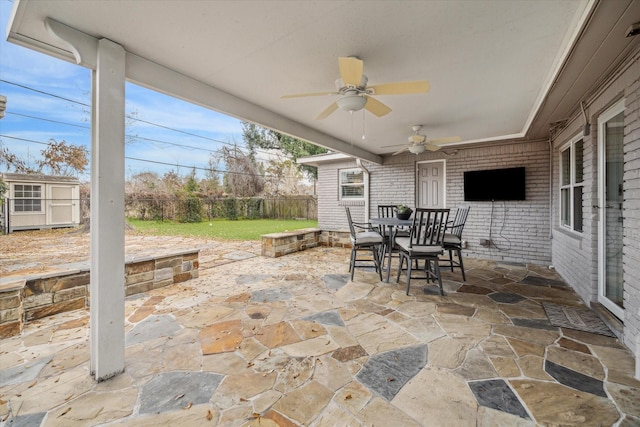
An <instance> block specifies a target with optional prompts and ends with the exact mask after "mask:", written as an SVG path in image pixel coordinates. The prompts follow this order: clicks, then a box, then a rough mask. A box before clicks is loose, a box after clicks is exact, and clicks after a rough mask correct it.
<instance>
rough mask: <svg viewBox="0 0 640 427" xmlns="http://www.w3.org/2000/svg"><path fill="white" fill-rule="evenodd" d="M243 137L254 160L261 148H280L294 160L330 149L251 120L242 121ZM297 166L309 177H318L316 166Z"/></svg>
mask: <svg viewBox="0 0 640 427" xmlns="http://www.w3.org/2000/svg"><path fill="white" fill-rule="evenodd" d="M242 137H243V139H244V141H245V143H246V144H247V147H248V148H249V152H250V154H249V155H250V157H251V158H252V159H254V160H255V154H256V150H257V149H259V148H260V149H263V150H280V151H282V152H284V153H285V154H287V155H288V156H289V157H291V159H292V160H293V162H295V161H296V160H297V159H298V158H300V157H306V156H312V155H314V154H322V153H326V152H327V151H328V150H327V149H326V148H323V147H319V146H317V145H314V144H311V143H310V142H306V141H302V140H300V139H297V138H293V137H291V136H288V135H284V134H281V133H280V132H276V131H275V130H271V129H266V128H263V127H262V126H258V125H256V124H254V123H249V122H242ZM297 167H298V168H299V169H300V170H301V171H303V172H304V173H305V174H306V175H307V176H309V177H313V178H314V179H316V178H317V177H318V170H317V168H316V167H314V166H308V165H297Z"/></svg>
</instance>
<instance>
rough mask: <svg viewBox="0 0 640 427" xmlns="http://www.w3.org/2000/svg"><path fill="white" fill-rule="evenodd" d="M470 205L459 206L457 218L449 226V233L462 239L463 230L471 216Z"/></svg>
mask: <svg viewBox="0 0 640 427" xmlns="http://www.w3.org/2000/svg"><path fill="white" fill-rule="evenodd" d="M469 209H470V207H469V206H468V205H463V206H458V208H457V209H456V216H455V217H454V218H453V222H452V223H451V224H449V225H448V226H447V232H448V233H451V234H453V235H454V236H456V237H462V230H463V229H464V225H465V223H466V222H467V217H468V216H469Z"/></svg>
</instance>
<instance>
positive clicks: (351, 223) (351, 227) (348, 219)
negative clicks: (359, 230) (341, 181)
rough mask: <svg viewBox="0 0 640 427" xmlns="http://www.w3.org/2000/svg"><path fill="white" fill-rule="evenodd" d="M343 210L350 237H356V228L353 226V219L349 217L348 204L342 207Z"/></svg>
mask: <svg viewBox="0 0 640 427" xmlns="http://www.w3.org/2000/svg"><path fill="white" fill-rule="evenodd" d="M344 210H345V212H346V213H347V221H349V232H350V233H351V237H353V238H354V239H355V238H356V228H355V227H354V226H353V220H352V219H351V211H350V210H349V207H348V206H345V207H344Z"/></svg>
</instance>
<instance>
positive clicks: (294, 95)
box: [280, 92, 339, 99]
mask: <svg viewBox="0 0 640 427" xmlns="http://www.w3.org/2000/svg"><path fill="white" fill-rule="evenodd" d="M325 95H339V93H338V92H309V93H293V94H290V95H282V96H281V97H280V99H286V98H302V97H305V96H325Z"/></svg>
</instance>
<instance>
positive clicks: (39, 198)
mask: <svg viewBox="0 0 640 427" xmlns="http://www.w3.org/2000/svg"><path fill="white" fill-rule="evenodd" d="M16 187H22V188H21V189H20V190H18V189H17V188H16ZM24 187H31V188H30V189H29V190H26V189H25V188H24ZM35 187H38V188H37V190H36V189H35ZM43 187H44V186H43V185H42V184H13V189H12V195H13V203H12V209H11V210H12V212H13V213H14V214H34V213H43V212H44V210H43V205H44V203H42V191H43ZM25 191H28V192H29V193H30V196H28V197H27V196H24V193H25ZM36 191H37V194H38V196H34V193H35V192H36ZM18 192H19V193H20V194H22V195H21V196H18ZM25 200H29V201H31V202H32V203H30V208H31V209H28V210H25V209H24V207H25V206H24V205H22V203H20V205H21V206H22V208H23V209H21V210H17V209H16V207H17V205H18V202H19V201H20V202H22V201H25ZM35 200H37V201H38V205H39V206H38V207H39V209H38V210H35V209H33V201H35Z"/></svg>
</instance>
